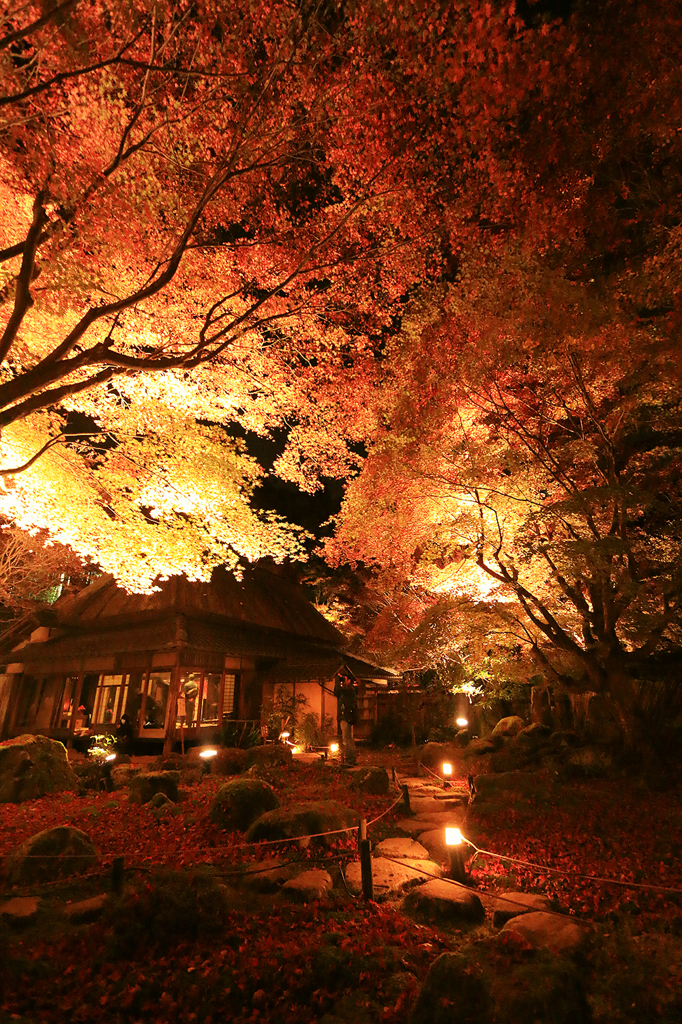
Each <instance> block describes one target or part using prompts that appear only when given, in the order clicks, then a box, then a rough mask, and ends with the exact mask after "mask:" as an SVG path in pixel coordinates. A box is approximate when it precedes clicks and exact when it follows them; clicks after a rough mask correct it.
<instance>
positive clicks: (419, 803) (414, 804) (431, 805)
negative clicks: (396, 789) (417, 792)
mask: <svg viewBox="0 0 682 1024" xmlns="http://www.w3.org/2000/svg"><path fill="white" fill-rule="evenodd" d="M461 809H462V801H461V800H452V799H448V800H434V799H433V797H426V798H424V799H417V800H414V799H413V798H412V797H410V810H412V811H414V813H415V814H416V815H417V817H418V818H431V817H433V815H434V814H443V813H444V812H445V811H454V810H460V811H461Z"/></svg>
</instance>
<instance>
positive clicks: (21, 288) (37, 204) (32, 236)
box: [0, 192, 47, 362]
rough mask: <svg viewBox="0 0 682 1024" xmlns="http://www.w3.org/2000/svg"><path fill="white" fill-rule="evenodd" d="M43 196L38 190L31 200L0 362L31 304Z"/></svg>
mask: <svg viewBox="0 0 682 1024" xmlns="http://www.w3.org/2000/svg"><path fill="white" fill-rule="evenodd" d="M43 198H44V193H43V192H39V193H38V195H37V196H36V198H35V199H34V201H33V220H32V222H31V227H30V228H29V230H28V234H27V235H26V243H25V247H24V256H23V259H22V261H21V270H20V271H19V276H18V277H17V288H16V294H15V297H14V309H13V310H12V315H11V316H10V318H9V320H8V322H7V326H6V328H5V330H4V332H3V335H2V338H1V339H0V362H1V361H2V360H3V359H5V358H6V357H7V353H8V352H9V350H10V349H11V347H12V345H13V344H14V339H15V338H16V335H17V331H18V330H19V328H20V327H21V322H22V320H23V319H24V317H25V316H26V313H27V312H28V310H29V309H30V308H31V306H32V305H33V296H32V295H31V280H32V279H33V273H34V270H35V256H36V250H37V248H38V245H39V244H40V234H41V231H42V227H43V224H44V223H45V221H46V220H47V214H46V213H45V209H44V207H43Z"/></svg>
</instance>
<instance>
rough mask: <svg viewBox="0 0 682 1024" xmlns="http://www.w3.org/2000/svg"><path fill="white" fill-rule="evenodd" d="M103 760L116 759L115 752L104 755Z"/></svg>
mask: <svg viewBox="0 0 682 1024" xmlns="http://www.w3.org/2000/svg"><path fill="white" fill-rule="evenodd" d="M104 760H105V761H115V760H116V754H107V756H106V757H105V759H104Z"/></svg>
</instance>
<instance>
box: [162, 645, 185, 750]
mask: <svg viewBox="0 0 682 1024" xmlns="http://www.w3.org/2000/svg"><path fill="white" fill-rule="evenodd" d="M180 675H181V670H180V654H179V653H178V654H176V656H175V665H174V667H173V671H172V672H171V681H170V688H169V692H168V707H167V708H166V722H165V729H164V738H163V756H164V757H168V755H169V754H170V753H171V752H172V750H173V739H174V737H175V719H176V718H177V707H178V695H179V693H180Z"/></svg>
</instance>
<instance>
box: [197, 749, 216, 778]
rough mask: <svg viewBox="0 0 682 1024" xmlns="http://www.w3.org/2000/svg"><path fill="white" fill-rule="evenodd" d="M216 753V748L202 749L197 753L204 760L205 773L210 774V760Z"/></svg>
mask: <svg viewBox="0 0 682 1024" xmlns="http://www.w3.org/2000/svg"><path fill="white" fill-rule="evenodd" d="M217 753H218V751H217V750H202V751H201V753H200V754H199V757H200V758H201V759H202V761H203V762H204V772H205V773H206V775H210V774H211V762H212V761H213V758H214V757H216V755H217Z"/></svg>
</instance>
